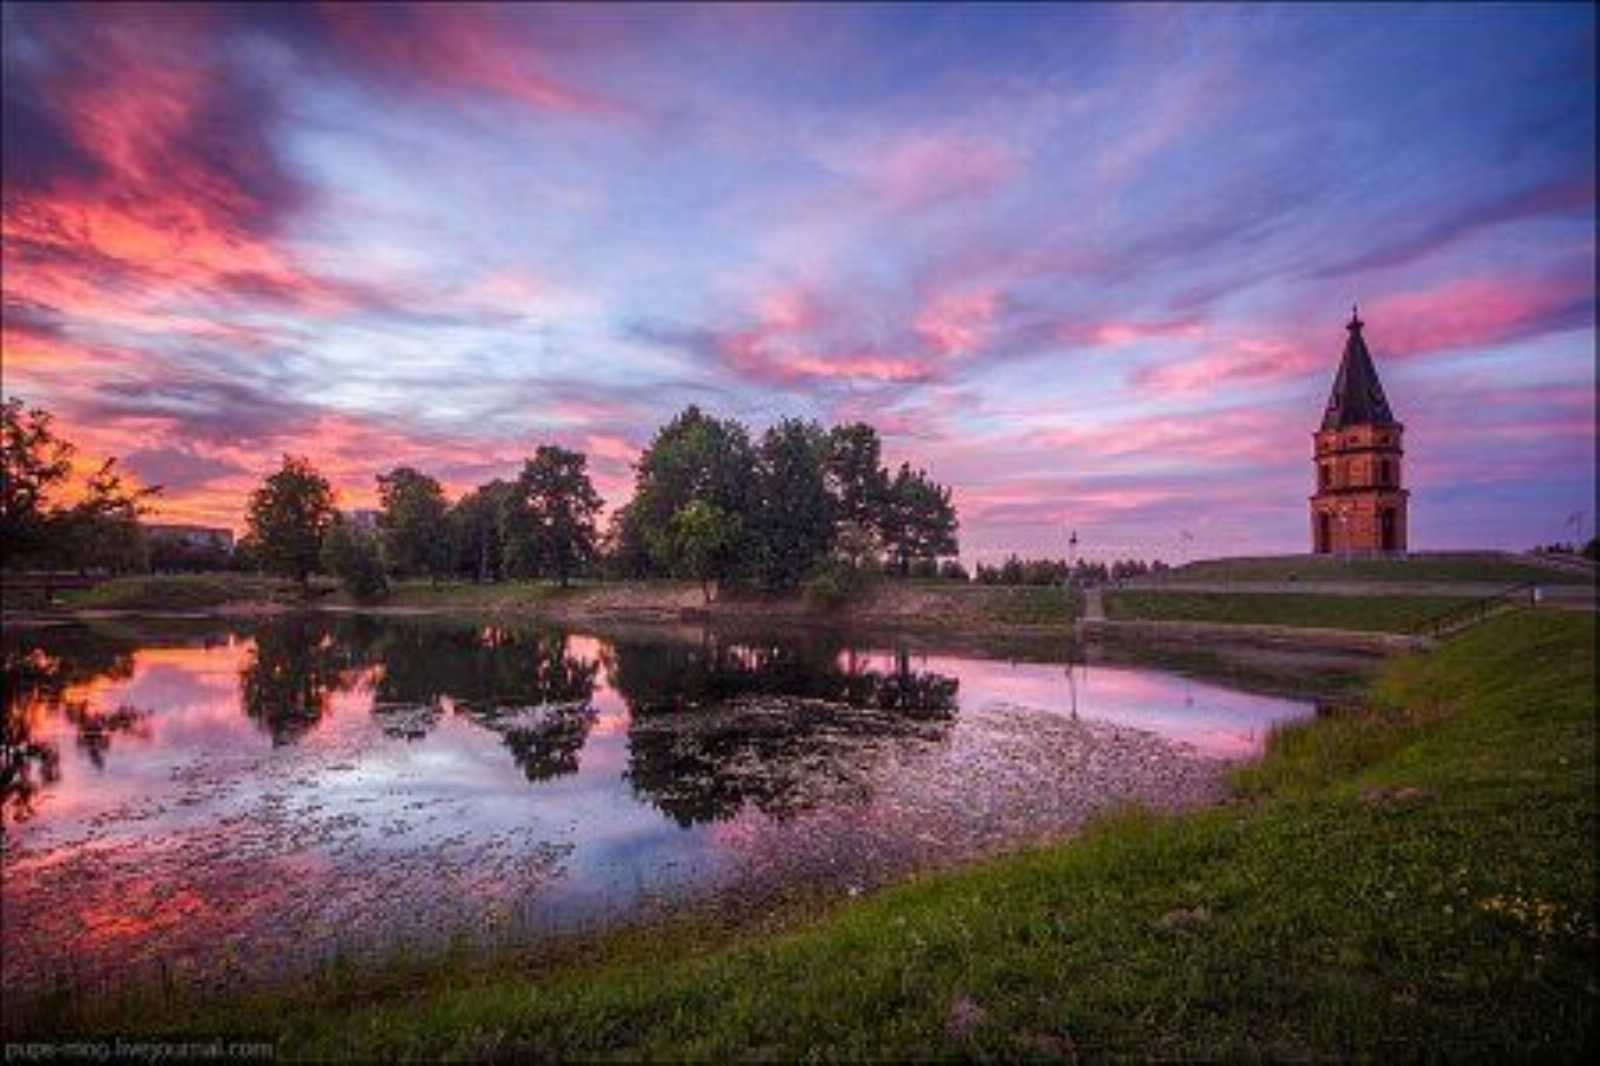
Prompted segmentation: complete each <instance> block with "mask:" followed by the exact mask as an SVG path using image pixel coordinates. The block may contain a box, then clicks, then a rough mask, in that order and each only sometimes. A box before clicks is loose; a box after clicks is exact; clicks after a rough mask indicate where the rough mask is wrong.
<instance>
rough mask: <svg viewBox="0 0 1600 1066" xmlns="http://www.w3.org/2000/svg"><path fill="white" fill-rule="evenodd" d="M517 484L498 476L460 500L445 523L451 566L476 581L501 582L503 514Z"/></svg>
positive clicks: (462, 575) (458, 574) (502, 570)
mask: <svg viewBox="0 0 1600 1066" xmlns="http://www.w3.org/2000/svg"><path fill="white" fill-rule="evenodd" d="M515 492H516V486H515V485H513V484H512V483H511V482H509V481H503V480H501V479H500V478H495V479H494V480H493V481H490V482H488V483H486V484H483V485H479V486H478V487H477V488H476V489H474V490H472V491H471V492H469V493H467V494H466V495H464V496H462V497H461V499H459V500H457V501H456V503H455V506H454V507H452V508H451V509H450V513H449V515H448V516H447V520H446V524H447V526H448V528H449V533H450V549H451V556H452V559H453V563H452V569H453V570H454V572H455V574H456V575H457V576H458V577H470V578H471V579H472V580H473V581H478V582H482V581H499V580H500V578H501V576H502V575H503V573H504V569H503V567H504V561H505V546H504V542H503V541H502V540H501V538H500V516H501V515H502V514H503V513H504V511H505V509H506V506H507V504H508V503H509V501H510V499H511V497H512V495H513V494H514V493H515Z"/></svg>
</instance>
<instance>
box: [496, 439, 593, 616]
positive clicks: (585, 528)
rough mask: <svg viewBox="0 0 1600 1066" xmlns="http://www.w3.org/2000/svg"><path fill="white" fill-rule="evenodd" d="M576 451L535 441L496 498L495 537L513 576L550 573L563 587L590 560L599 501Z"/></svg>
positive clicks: (580, 457)
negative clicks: (514, 478) (508, 488)
mask: <svg viewBox="0 0 1600 1066" xmlns="http://www.w3.org/2000/svg"><path fill="white" fill-rule="evenodd" d="M587 465H588V460H587V458H586V457H584V456H583V455H581V454H579V453H578V452H572V451H567V450H566V449H565V448H560V447H557V446H555V445H551V444H544V445H540V447H539V450H538V451H537V452H535V453H534V456H533V458H532V459H530V460H528V461H527V462H526V463H525V464H524V465H523V468H522V474H521V476H520V477H518V478H517V482H516V485H515V486H514V488H513V490H512V491H511V492H510V493H509V494H508V495H507V496H506V497H505V499H504V501H503V502H502V506H501V512H500V537H501V541H502V543H503V545H504V548H503V550H504V553H505V569H506V572H507V573H509V574H511V575H512V576H513V577H531V576H534V575H536V574H554V575H555V576H556V578H557V579H559V580H560V582H561V585H562V587H563V588H564V587H566V585H567V583H568V581H569V580H570V578H571V577H572V575H573V574H575V573H577V572H579V570H580V569H582V568H586V567H588V566H589V565H590V564H591V563H593V562H594V558H595V553H596V547H597V545H596V541H597V533H596V530H595V518H596V516H597V515H599V513H600V508H601V506H602V503H601V500H600V496H599V494H598V493H596V492H595V490H594V485H593V484H592V483H591V482H590V481H589V473H588V470H587V469H586V468H587Z"/></svg>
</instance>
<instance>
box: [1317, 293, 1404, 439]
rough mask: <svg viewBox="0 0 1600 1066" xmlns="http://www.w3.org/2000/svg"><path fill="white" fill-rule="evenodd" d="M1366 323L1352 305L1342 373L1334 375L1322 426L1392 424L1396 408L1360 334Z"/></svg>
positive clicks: (1338, 427) (1339, 427) (1334, 427)
mask: <svg viewBox="0 0 1600 1066" xmlns="http://www.w3.org/2000/svg"><path fill="white" fill-rule="evenodd" d="M1363 325H1365V323H1363V322H1362V321H1361V317H1360V316H1359V315H1358V314H1357V313H1356V309H1355V308H1354V307H1351V308H1350V324H1349V325H1347V326H1345V329H1347V330H1349V331H1350V336H1349V337H1348V338H1346V339H1345V342H1344V358H1343V359H1341V360H1340V361H1339V373H1338V376H1336V377H1335V378H1334V379H1333V391H1332V392H1331V393H1329V394H1328V410H1327V412H1326V413H1325V414H1324V415H1323V416H1322V428H1323V429H1325V430H1329V429H1344V428H1345V427H1346V426H1393V425H1398V424H1399V423H1397V422H1396V421H1395V417H1394V412H1393V411H1391V410H1389V401H1388V400H1387V399H1385V398H1384V395H1383V385H1381V384H1380V383H1379V382H1378V368H1377V367H1375V366H1373V365H1372V354H1371V353H1370V352H1368V351H1367V342H1366V340H1365V339H1363V338H1362V336H1361V327H1362V326H1363Z"/></svg>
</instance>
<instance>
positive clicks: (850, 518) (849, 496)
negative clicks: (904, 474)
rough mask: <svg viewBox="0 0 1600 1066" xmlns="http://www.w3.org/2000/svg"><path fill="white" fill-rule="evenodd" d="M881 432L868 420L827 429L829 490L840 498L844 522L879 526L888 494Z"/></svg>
mask: <svg viewBox="0 0 1600 1066" xmlns="http://www.w3.org/2000/svg"><path fill="white" fill-rule="evenodd" d="M882 455H883V445H882V444H881V442H880V441H879V440H878V431H877V430H876V429H873V428H872V427H871V426H869V425H867V424H866V423H865V422H853V423H851V424H850V425H848V426H834V427H833V429H831V430H829V431H828V444H827V456H826V472H827V479H828V489H829V491H830V492H832V493H833V497H834V499H835V500H836V501H837V506H838V512H839V518H840V520H841V521H845V522H853V523H855V524H856V526H858V527H859V528H861V529H876V528H877V527H878V525H879V524H880V521H881V518H882V514H883V507H884V503H885V501H886V500H887V498H888V495H889V476H888V473H887V472H886V471H885V470H884V469H883V461H882Z"/></svg>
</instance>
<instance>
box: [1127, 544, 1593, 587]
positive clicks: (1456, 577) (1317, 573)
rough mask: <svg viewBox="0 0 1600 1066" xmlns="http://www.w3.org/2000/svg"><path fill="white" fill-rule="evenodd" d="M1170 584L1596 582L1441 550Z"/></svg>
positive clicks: (1506, 556)
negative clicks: (1270, 582)
mask: <svg viewBox="0 0 1600 1066" xmlns="http://www.w3.org/2000/svg"><path fill="white" fill-rule="evenodd" d="M1158 577H1159V579H1161V580H1167V581H1193V582H1219V583H1221V582H1236V581H1308V582H1319V581H1400V582H1467V583H1477V584H1497V583H1498V584H1504V585H1516V584H1520V583H1522V582H1525V581H1538V582H1542V583H1544V584H1547V585H1561V584H1574V585H1581V584H1584V583H1589V584H1593V582H1594V578H1593V576H1585V575H1584V574H1582V573H1581V572H1578V571H1575V570H1570V569H1563V568H1560V567H1555V566H1548V565H1542V564H1540V563H1539V562H1537V561H1535V560H1531V559H1528V558H1526V557H1521V556H1517V555H1512V554H1510V553H1507V552H1441V553H1438V554H1433V555H1410V556H1406V557H1403V558H1393V559H1384V558H1373V559H1356V558H1352V559H1343V558H1340V557H1338V556H1334V555H1278V556H1255V557H1241V558H1234V559H1202V560H1199V561H1197V562H1193V563H1187V564H1185V565H1183V566H1179V567H1174V568H1173V569H1171V570H1168V571H1166V572H1164V573H1163V574H1161V575H1158Z"/></svg>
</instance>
